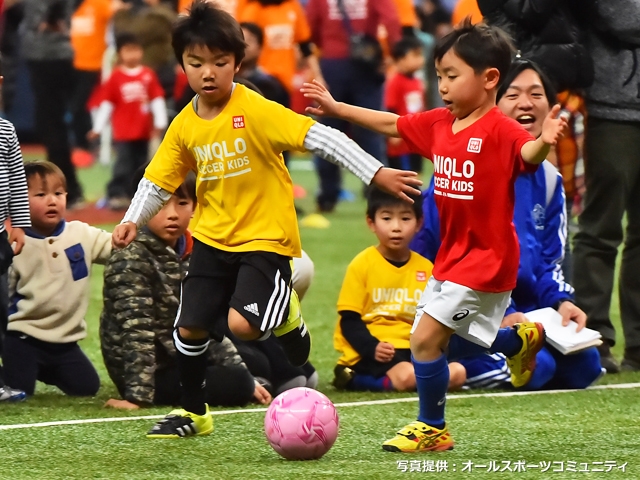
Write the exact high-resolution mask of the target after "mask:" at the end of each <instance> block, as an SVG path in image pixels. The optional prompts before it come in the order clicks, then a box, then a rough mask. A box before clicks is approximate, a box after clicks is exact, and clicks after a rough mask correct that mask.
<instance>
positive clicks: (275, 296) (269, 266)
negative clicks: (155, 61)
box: [113, 0, 422, 438]
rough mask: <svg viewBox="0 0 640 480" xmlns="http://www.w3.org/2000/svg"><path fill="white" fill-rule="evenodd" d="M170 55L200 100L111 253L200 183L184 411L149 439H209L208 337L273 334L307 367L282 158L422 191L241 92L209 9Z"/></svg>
mask: <svg viewBox="0 0 640 480" xmlns="http://www.w3.org/2000/svg"><path fill="white" fill-rule="evenodd" d="M172 45H173V48H174V51H175V54H176V57H177V59H178V61H179V62H180V64H181V65H182V66H183V68H184V70H185V73H186V75H187V79H188V80H189V85H190V86H191V88H192V89H193V90H194V92H196V96H195V97H194V99H193V101H192V102H191V103H190V104H189V105H187V106H186V107H185V108H184V109H183V110H182V111H181V112H180V113H179V114H178V116H177V117H176V118H175V119H174V120H173V122H172V123H171V125H170V127H169V129H168V130H167V133H166V135H165V137H164V140H163V141H162V144H161V145H160V148H159V149H158V151H157V152H156V154H155V156H154V158H153V160H152V161H151V163H150V165H149V166H148V167H147V170H146V171H145V176H144V178H143V179H142V180H141V181H140V184H139V185H138V190H137V192H136V194H135V196H134V198H133V200H132V203H131V206H130V207H129V210H127V213H126V214H125V217H124V219H123V221H122V223H121V224H120V225H118V226H117V227H116V229H115V230H114V232H113V244H114V246H116V247H119V248H123V247H125V246H126V245H128V244H129V243H130V242H131V241H132V240H133V239H134V238H135V236H136V231H137V228H138V227H139V226H141V225H144V224H145V223H146V222H147V221H148V220H149V219H150V218H152V217H153V216H154V215H155V214H156V213H157V212H158V211H159V210H160V209H161V208H162V205H163V204H164V203H165V202H166V201H167V200H168V199H169V198H171V194H172V192H174V191H175V189H176V188H177V187H178V186H179V185H180V184H182V182H183V181H184V178H185V176H186V175H187V173H188V172H189V171H190V170H193V171H195V172H196V174H197V183H196V194H197V198H198V206H197V207H196V212H195V220H196V227H195V229H194V232H193V237H194V247H193V253H192V256H191V263H190V266H189V271H188V273H187V276H186V277H185V279H184V281H183V284H182V298H181V303H180V308H179V311H178V316H177V319H176V325H175V326H176V330H175V331H174V335H173V336H174V342H175V345H176V350H177V355H178V357H177V364H178V373H179V377H180V384H181V388H182V395H181V399H182V401H181V406H182V408H181V409H178V410H174V411H172V412H171V413H170V414H169V415H167V416H166V417H165V418H164V419H163V420H162V421H160V422H159V423H158V424H156V425H155V426H154V427H153V428H152V429H151V430H150V431H149V433H148V434H147V436H148V437H150V438H179V437H186V436H191V435H207V434H209V433H211V432H212V431H213V420H212V418H211V416H210V415H209V409H208V406H207V405H206V404H205V401H204V385H203V384H204V379H205V369H206V356H205V355H203V354H204V353H205V352H206V351H207V345H208V344H209V341H210V340H209V338H210V337H211V338H212V339H213V341H218V342H219V341H221V340H222V338H223V337H224V332H225V330H226V328H227V323H228V328H229V329H230V330H231V332H232V333H233V334H235V336H236V337H238V338H240V339H241V340H256V339H260V338H266V337H267V336H268V335H269V334H270V333H271V331H273V333H274V335H275V336H276V338H277V339H278V340H279V341H280V343H281V344H282V346H283V348H284V351H285V353H286V355H287V358H288V359H289V361H290V362H291V363H292V364H293V365H297V366H299V365H303V364H304V363H305V362H306V361H307V359H308V357H309V350H310V346H311V341H310V337H309V334H308V332H307V329H306V327H305V325H304V323H303V322H302V318H301V316H300V309H299V303H298V301H297V298H296V294H295V292H294V291H293V290H292V289H291V266H290V262H291V257H298V256H300V237H299V233H298V226H297V221H296V214H295V209H294V206H293V188H292V182H291V178H290V177H289V174H288V171H287V169H286V168H285V165H284V161H283V159H282V151H283V150H298V151H304V150H308V151H310V152H312V153H314V154H318V155H322V156H323V157H324V158H326V159H328V160H330V161H333V162H335V163H338V164H340V165H342V166H344V167H346V168H348V169H349V170H350V171H352V172H353V173H354V174H355V175H357V176H358V177H359V178H360V179H361V180H362V181H363V182H365V183H367V184H370V183H373V184H375V185H377V186H379V187H380V188H382V189H383V190H386V191H389V192H392V193H394V194H395V195H398V196H399V197H401V198H404V199H406V200H408V201H411V200H410V199H409V197H408V196H407V194H415V193H418V191H417V190H416V189H415V186H419V185H421V183H422V182H421V181H420V180H419V179H418V178H417V175H416V174H415V173H413V172H403V171H400V170H393V169H388V168H383V167H382V164H380V162H378V161H377V160H375V159H374V158H373V157H371V156H369V155H367V154H366V153H365V152H364V151H363V150H362V149H360V148H359V147H358V146H357V145H356V144H355V143H354V142H352V141H350V140H349V139H348V138H347V137H346V136H345V135H343V134H342V133H340V132H337V131H335V130H332V129H330V128H328V127H326V126H323V125H321V124H318V123H316V122H315V121H314V120H313V119H311V118H308V117H304V116H301V115H298V114H296V113H294V112H292V111H291V110H288V109H286V108H284V107H282V106H281V105H278V104H276V103H273V102H271V101H269V100H266V99H265V98H263V97H262V96H260V95H259V94H258V93H256V92H253V91H251V90H250V89H248V88H247V87H245V86H244V85H239V84H235V83H234V82H233V76H234V74H235V73H237V71H238V69H239V67H240V62H241V61H242V59H243V57H244V50H245V46H246V44H245V42H244V38H243V36H242V30H241V28H240V26H239V25H238V23H237V22H236V21H235V20H234V19H233V17H231V16H230V15H229V14H228V13H226V12H225V11H223V10H221V9H219V8H217V7H216V6H214V5H213V4H211V3H207V2H204V1H202V0H196V1H195V2H194V3H193V4H192V7H191V10H190V12H189V14H188V15H185V16H181V17H180V18H179V19H178V20H177V22H176V23H175V25H174V31H173V40H172ZM290 304H291V307H290Z"/></svg>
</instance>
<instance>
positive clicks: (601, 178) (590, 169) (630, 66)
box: [573, 0, 640, 372]
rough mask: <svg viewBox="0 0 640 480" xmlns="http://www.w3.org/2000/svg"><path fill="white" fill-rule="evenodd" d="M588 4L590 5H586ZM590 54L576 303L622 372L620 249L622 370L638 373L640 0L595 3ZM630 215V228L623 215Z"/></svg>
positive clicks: (608, 359)
mask: <svg viewBox="0 0 640 480" xmlns="http://www.w3.org/2000/svg"><path fill="white" fill-rule="evenodd" d="M583 8H584V7H583ZM591 13H592V16H591V18H590V28H589V43H588V45H589V54H590V58H591V59H592V60H593V63H594V66H595V80H594V82H593V85H592V86H591V87H589V88H588V89H587V91H586V105H587V125H586V131H585V147H584V148H585V163H586V165H585V166H586V171H585V177H586V194H585V202H584V210H583V212H582V213H581V214H580V217H579V225H580V229H579V231H578V233H577V234H576V236H575V242H574V277H573V278H574V286H575V288H576V302H577V303H578V305H579V306H580V307H581V308H583V309H584V310H585V312H587V315H588V317H589V322H588V326H589V327H590V328H593V329H595V330H598V331H599V332H600V333H601V334H602V336H603V337H604V338H603V340H604V341H605V343H604V344H603V345H602V346H601V347H600V354H601V356H602V365H603V366H604V367H605V368H606V369H607V371H608V372H617V371H619V369H620V366H619V365H618V363H617V361H616V359H615V358H614V357H613V355H612V354H611V347H612V346H614V345H615V342H616V331H615V329H614V326H613V324H612V323H611V317H610V316H609V311H610V308H611V296H612V294H613V285H614V272H615V266H616V258H617V257H618V247H619V246H620V244H621V243H622V241H623V239H624V250H623V251H622V260H621V265H620V277H619V287H618V289H619V290H618V291H619V295H620V319H621V321H622V330H623V334H624V341H625V349H624V358H623V360H622V367H623V368H624V369H625V370H633V371H637V370H640V275H639V273H638V272H640V69H639V68H638V59H639V57H640V2H637V1H630V0H607V1H606V2H594V5H593V9H592V10H591ZM625 213H626V230H625V231H623V217H624V216H625Z"/></svg>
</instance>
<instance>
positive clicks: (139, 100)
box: [87, 33, 167, 210]
mask: <svg viewBox="0 0 640 480" xmlns="http://www.w3.org/2000/svg"><path fill="white" fill-rule="evenodd" d="M116 49H117V52H118V60H119V63H120V64H119V65H118V67H117V68H116V69H115V70H114V71H113V73H112V74H111V76H110V77H109V79H108V80H107V81H106V82H105V83H104V85H102V87H101V91H100V97H101V103H100V108H99V109H98V113H97V114H96V118H95V120H94V123H93V128H92V129H91V131H90V132H89V133H88V135H87V137H88V138H89V139H90V140H94V139H96V138H97V137H99V136H100V133H101V132H102V130H103V129H104V127H105V126H106V125H107V123H108V122H109V119H110V118H112V123H113V139H114V140H115V146H116V151H117V158H116V162H115V164H114V165H113V173H112V177H111V181H110V182H109V184H108V185H107V200H108V204H109V208H111V209H113V210H121V209H125V208H127V206H128V205H129V201H130V200H131V196H132V193H133V192H131V188H130V185H131V177H132V176H133V174H134V173H135V171H136V170H137V169H138V168H140V167H141V166H142V165H144V164H145V163H146V162H147V160H148V156H149V139H150V138H151V136H152V134H153V135H156V136H157V135H160V133H161V132H162V131H163V130H164V129H165V128H166V127H167V108H166V105H165V101H164V90H163V89H162V86H161V85H160V82H159V81H158V77H157V76H156V74H155V73H154V71H153V70H152V69H150V68H149V67H145V66H144V65H142V55H143V50H142V46H141V44H140V42H139V41H138V40H137V38H136V36H135V35H133V34H132V33H121V34H119V35H118V36H117V38H116ZM112 114H113V117H112Z"/></svg>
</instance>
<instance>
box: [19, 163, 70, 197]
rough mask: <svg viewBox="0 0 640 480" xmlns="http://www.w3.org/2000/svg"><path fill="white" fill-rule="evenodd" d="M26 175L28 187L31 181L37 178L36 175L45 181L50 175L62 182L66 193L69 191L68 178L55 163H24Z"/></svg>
mask: <svg viewBox="0 0 640 480" xmlns="http://www.w3.org/2000/svg"><path fill="white" fill-rule="evenodd" d="M24 173H25V176H26V178H27V185H28V184H29V179H31V178H33V177H35V176H36V175H37V176H38V177H40V178H41V179H42V180H43V181H44V179H45V178H46V177H47V176H49V175H55V176H56V177H58V178H59V179H60V180H61V181H62V186H63V187H64V189H65V191H66V190H67V178H66V177H65V176H64V173H62V170H60V167H58V166H57V165H56V164H55V163H52V162H48V161H47V160H32V161H29V162H25V163H24Z"/></svg>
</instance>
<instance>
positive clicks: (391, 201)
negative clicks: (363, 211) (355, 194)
mask: <svg viewBox="0 0 640 480" xmlns="http://www.w3.org/2000/svg"><path fill="white" fill-rule="evenodd" d="M409 198H411V199H412V200H413V203H412V204H409V203H408V202H405V201H404V200H402V199H400V198H398V197H396V196H394V195H391V194H390V193H387V192H383V191H382V190H380V189H379V188H377V187H371V188H370V189H369V192H368V193H367V217H368V218H369V219H371V220H375V218H376V213H377V212H378V210H380V209H381V208H383V207H392V206H396V205H406V206H410V207H411V210H413V213H414V214H415V216H416V219H417V220H420V219H421V218H422V196H421V195H409Z"/></svg>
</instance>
